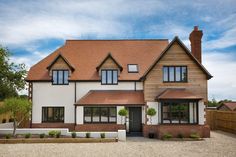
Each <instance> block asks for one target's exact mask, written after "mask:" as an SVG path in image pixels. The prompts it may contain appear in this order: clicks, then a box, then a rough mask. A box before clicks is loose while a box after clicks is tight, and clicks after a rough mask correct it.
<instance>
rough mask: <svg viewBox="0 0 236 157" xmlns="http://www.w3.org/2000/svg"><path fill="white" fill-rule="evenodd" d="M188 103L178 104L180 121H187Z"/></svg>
mask: <svg viewBox="0 0 236 157" xmlns="http://www.w3.org/2000/svg"><path fill="white" fill-rule="evenodd" d="M188 112H189V111H188V103H180V104H179V114H180V123H188Z"/></svg>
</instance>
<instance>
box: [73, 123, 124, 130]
mask: <svg viewBox="0 0 236 157" xmlns="http://www.w3.org/2000/svg"><path fill="white" fill-rule="evenodd" d="M119 129H125V125H121V124H81V125H76V126H75V130H76V131H118V130H119Z"/></svg>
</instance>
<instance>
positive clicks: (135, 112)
mask: <svg viewBox="0 0 236 157" xmlns="http://www.w3.org/2000/svg"><path fill="white" fill-rule="evenodd" d="M141 131H142V113H141V107H129V132H141Z"/></svg>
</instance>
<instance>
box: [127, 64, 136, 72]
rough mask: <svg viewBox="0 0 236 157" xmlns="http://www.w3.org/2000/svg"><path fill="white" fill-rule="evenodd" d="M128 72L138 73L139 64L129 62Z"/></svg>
mask: <svg viewBox="0 0 236 157" xmlns="http://www.w3.org/2000/svg"><path fill="white" fill-rule="evenodd" d="M128 72H129V73H137V72H138V65H137V64H128Z"/></svg>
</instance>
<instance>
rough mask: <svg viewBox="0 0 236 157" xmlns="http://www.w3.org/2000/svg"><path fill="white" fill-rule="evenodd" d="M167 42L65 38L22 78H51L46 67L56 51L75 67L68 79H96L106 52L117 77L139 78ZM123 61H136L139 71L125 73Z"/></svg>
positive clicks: (30, 79) (133, 62) (129, 62)
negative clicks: (115, 66)
mask: <svg viewBox="0 0 236 157" xmlns="http://www.w3.org/2000/svg"><path fill="white" fill-rule="evenodd" d="M167 45H168V40H167V39H164V40H67V41H66V43H65V45H64V46H62V47H60V48H59V49H57V50H56V51H55V52H53V53H52V54H50V55H49V56H47V57H46V58H44V59H43V60H41V61H40V62H38V63H37V64H35V65H34V66H32V67H31V68H30V70H29V72H28V76H27V78H26V80H27V81H34V80H41V81H43V80H51V78H50V76H49V74H48V69H47V67H48V66H49V65H50V64H51V63H52V62H53V61H54V60H55V58H56V57H57V56H58V55H59V53H60V54H61V55H62V56H63V57H64V58H65V59H66V60H67V61H68V62H69V63H70V64H71V65H73V67H74V68H75V70H74V72H73V73H72V75H71V77H70V78H69V80H100V78H99V75H98V72H97V70H96V67H97V66H98V65H99V64H100V63H101V62H102V61H103V60H104V58H105V57H107V55H108V54H109V53H111V55H112V56H113V57H114V58H115V59H116V61H117V62H118V63H119V64H120V65H121V66H122V67H123V71H122V72H121V74H120V77H119V80H139V79H140V78H141V77H142V76H143V75H144V73H145V72H146V71H147V69H148V68H149V67H150V66H151V65H152V64H153V63H154V61H155V60H156V58H157V57H159V55H160V54H161V53H162V51H163V50H164V49H165V48H166V47H167ZM127 64H138V66H139V73H128V70H127Z"/></svg>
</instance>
